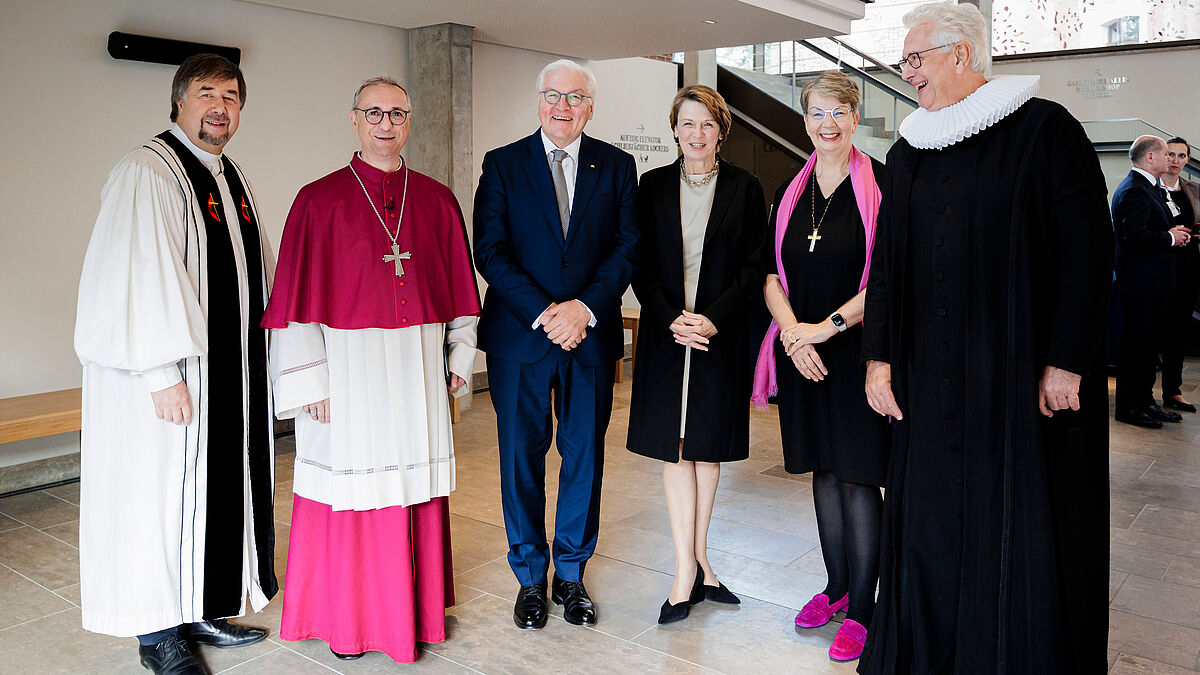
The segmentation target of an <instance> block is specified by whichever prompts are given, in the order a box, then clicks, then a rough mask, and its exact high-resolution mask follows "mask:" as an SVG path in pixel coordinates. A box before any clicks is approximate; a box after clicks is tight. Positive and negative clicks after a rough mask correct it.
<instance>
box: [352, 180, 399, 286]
mask: <svg viewBox="0 0 1200 675" xmlns="http://www.w3.org/2000/svg"><path fill="white" fill-rule="evenodd" d="M400 164H401V165H402V166H404V191H403V192H401V193H400V222H398V223H396V233H395V234H392V231H391V230H389V229H388V226H387V223H385V222H384V220H383V216H381V215H379V209H377V208H375V202H374V201H372V200H371V193H369V192H367V186H366V185H363V181H362V178H359V176H358V172H357V171H355V170H354V164H353V163H351V164H350V173H352V174H354V178H355V180H357V181H358V186H359V187H360V188H362V191H363V196H364V197H366V198H367V203H368V204H370V205H371V210H372V211H374V212H375V217H376V218H378V219H379V224H380V225H382V226H383V231H384V232H385V233H386V234H387V236H388V239H390V240H391V241H392V254H391V255H385V256H383V262H385V263H392V264H393V265H394V266H395V268H396V276H398V277H402V276H404V263H403V262H401V261H403V260H409V259H410V258H412V253H410V252H408V251H405V252H403V253H401V252H400V244H397V243H396V239H397V238H398V237H399V236H400V226H401V225H403V224H404V204H405V202H407V201H408V162H405V161H404V158H403V157H401V158H400Z"/></svg>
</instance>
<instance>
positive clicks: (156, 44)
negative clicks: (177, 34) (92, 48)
mask: <svg viewBox="0 0 1200 675" xmlns="http://www.w3.org/2000/svg"><path fill="white" fill-rule="evenodd" d="M108 53H109V55H111V56H112V57H113V58H114V59H124V60H127V61H145V62H147V63H165V64H168V65H172V66H177V65H179V64H181V63H183V61H184V59H186V58H187V57H189V56H192V55H194V54H220V55H221V56H224V57H225V58H227V59H229V60H230V61H233V62H234V63H235V64H240V63H241V60H242V50H241V49H238V48H237V47H221V46H218V45H206V44H203V43H200V42H185V41H183V40H168V39H167V38H159V37H150V36H148V35H133V34H131V33H122V32H120V31H113V32H111V33H109V34H108Z"/></svg>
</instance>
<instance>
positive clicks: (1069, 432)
mask: <svg viewBox="0 0 1200 675" xmlns="http://www.w3.org/2000/svg"><path fill="white" fill-rule="evenodd" d="M904 23H905V25H906V26H907V27H908V28H909V31H908V35H907V37H906V38H905V41H904V51H903V53H902V55H901V56H902V57H903V60H902V61H901V62H900V64H899V67H900V69H901V72H902V74H903V76H904V79H905V80H907V81H908V82H909V83H910V84H912V85H913V86H914V87H915V88H916V90H917V99H918V102H919V103H920V108H918V109H917V110H916V111H915V112H913V113H912V114H911V115H909V116H908V118H907V119H905V120H904V122H903V123H902V124H901V125H900V136H901V138H900V140H899V141H897V142H896V144H895V145H894V146H893V147H892V148H891V150H890V151H889V152H888V156H887V167H888V171H887V173H886V174H885V176H886V180H884V181H882V182H881V183H880V188H881V190H882V193H883V206H882V209H881V210H880V214H879V225H878V227H879V229H878V234H877V239H876V244H875V252H874V255H873V256H872V263H871V273H870V277H869V280H868V284H867V296H866V309H865V311H866V314H865V318H864V321H863V326H864V330H863V357H864V359H866V360H867V382H866V391H867V398H868V402H869V403H870V405H871V407H872V408H874V409H875V410H876V411H877V412H879V413H880V414H883V415H889V416H891V418H892V419H893V420H894V423H893V424H892V425H891V429H892V449H891V454H890V456H889V466H888V476H887V482H886V491H885V494H886V500H885V505H884V516H883V534H882V545H881V560H880V584H879V601H878V605H877V608H876V610H875V615H874V618H873V621H872V624H871V629H870V633H869V637H868V640H867V643H866V648H865V650H864V651H863V654H862V661H861V662H860V664H859V671H860V672H862V673H872V674H876V673H878V674H883V673H887V674H889V675H891V674H895V673H1094V672H1103V671H1104V669H1105V667H1106V666H1107V661H1106V654H1107V652H1106V646H1107V617H1108V610H1107V604H1108V462H1107V458H1108V419H1107V418H1108V405H1107V403H1108V399H1107V396H1108V390H1107V378H1106V375H1105V370H1104V359H1103V354H1104V350H1103V349H1101V341H1102V339H1103V335H1104V326H1103V321H1104V310H1105V305H1106V303H1107V300H1108V293H1109V289H1110V286H1111V280H1112V276H1111V275H1112V253H1113V243H1112V229H1111V227H1110V222H1111V221H1110V218H1109V214H1108V208H1107V204H1106V203H1105V202H1106V193H1107V190H1106V189H1105V186H1104V177H1103V174H1102V173H1101V171H1100V162H1099V160H1098V158H1097V156H1096V153H1095V151H1094V150H1093V148H1092V145H1091V143H1090V142H1089V141H1088V138H1087V136H1086V135H1085V134H1084V131H1083V128H1082V126H1081V125H1080V124H1079V122H1078V121H1076V120H1075V118H1073V117H1071V115H1070V114H1069V113H1068V112H1067V111H1066V110H1065V109H1064V108H1063V107H1062V106H1061V105H1058V104H1057V103H1052V102H1050V101H1046V100H1042V99H1038V98H1034V93H1035V92H1036V90H1037V82H1038V78H1037V77H1036V76H1031V77H1019V76H1001V77H988V76H987V71H988V68H989V66H990V61H991V47H990V45H989V43H988V39H987V34H986V30H985V25H984V20H983V16H982V15H980V13H979V10H978V9H977V8H976V7H975V6H974V5H969V4H965V3H964V4H959V5H953V4H929V5H922V6H920V7H917V8H916V9H914V10H912V11H911V12H909V14H908V15H906V16H905V19H904Z"/></svg>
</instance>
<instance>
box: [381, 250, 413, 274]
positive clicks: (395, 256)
mask: <svg viewBox="0 0 1200 675" xmlns="http://www.w3.org/2000/svg"><path fill="white" fill-rule="evenodd" d="M410 258H412V254H411V253H409V252H408V251H405V252H404V253H401V252H400V244H392V254H391V255H385V256H383V262H385V263H395V265H396V276H398V277H402V276H404V263H402V262H400V261H402V260H408V259H410Z"/></svg>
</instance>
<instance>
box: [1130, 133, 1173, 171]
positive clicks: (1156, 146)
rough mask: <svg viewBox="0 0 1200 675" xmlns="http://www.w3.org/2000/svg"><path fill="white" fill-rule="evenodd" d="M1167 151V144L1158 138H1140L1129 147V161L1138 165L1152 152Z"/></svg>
mask: <svg viewBox="0 0 1200 675" xmlns="http://www.w3.org/2000/svg"><path fill="white" fill-rule="evenodd" d="M1166 151H1167V142H1166V141H1164V140H1163V139H1161V138H1159V137H1158V136H1138V137H1137V140H1135V141H1134V142H1133V145H1131V146H1129V161H1130V162H1133V163H1134V164H1135V165H1136V164H1139V163H1141V161H1142V160H1143V159H1146V155H1148V154H1150V153H1152V152H1166Z"/></svg>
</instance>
